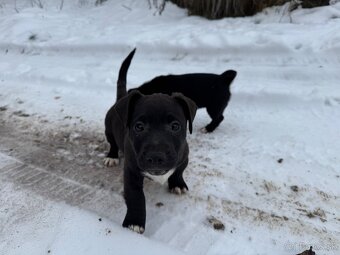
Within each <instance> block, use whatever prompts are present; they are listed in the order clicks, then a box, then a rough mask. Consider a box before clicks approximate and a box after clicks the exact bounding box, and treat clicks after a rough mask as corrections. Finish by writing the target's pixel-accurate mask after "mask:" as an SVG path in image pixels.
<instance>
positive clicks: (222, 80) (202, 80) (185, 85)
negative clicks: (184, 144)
mask: <svg viewBox="0 0 340 255" xmlns="http://www.w3.org/2000/svg"><path fill="white" fill-rule="evenodd" d="M236 75H237V72H236V71H234V70H228V71H225V72H224V73H222V74H220V75H218V74H211V73H190V74H182V75H166V76H158V77H156V78H154V79H152V80H151V81H149V82H146V83H144V84H143V85H141V86H140V87H138V88H135V89H131V90H130V91H129V92H131V91H133V90H138V91H139V92H141V93H142V94H144V95H150V94H153V93H164V94H168V95H171V94H172V93H173V92H180V93H182V94H183V95H184V96H186V97H189V98H190V99H192V100H193V101H194V102H195V103H196V105H197V107H198V108H203V107H205V108H207V112H208V114H209V116H210V117H211V118H212V121H211V122H210V123H209V124H208V125H207V126H206V127H205V128H204V129H203V131H204V132H212V131H214V130H215V129H216V128H217V127H218V126H219V124H220V123H221V122H222V121H223V119H224V117H223V112H224V109H225V108H226V107H227V105H228V102H229V100H230V97H231V93H230V85H231V83H232V82H233V80H234V79H235V77H236Z"/></svg>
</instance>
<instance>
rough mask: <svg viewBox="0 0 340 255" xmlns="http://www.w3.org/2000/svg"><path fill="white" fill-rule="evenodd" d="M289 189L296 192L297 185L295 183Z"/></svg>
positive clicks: (297, 189)
mask: <svg viewBox="0 0 340 255" xmlns="http://www.w3.org/2000/svg"><path fill="white" fill-rule="evenodd" d="M290 189H291V190H292V191H294V192H298V191H299V187H298V186H296V185H293V186H290Z"/></svg>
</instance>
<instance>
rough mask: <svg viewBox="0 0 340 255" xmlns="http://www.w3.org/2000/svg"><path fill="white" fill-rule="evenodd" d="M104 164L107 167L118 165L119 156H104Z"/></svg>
mask: <svg viewBox="0 0 340 255" xmlns="http://www.w3.org/2000/svg"><path fill="white" fill-rule="evenodd" d="M103 162H104V165H105V166H107V167H113V166H118V165H119V158H109V157H106V158H104V161H103Z"/></svg>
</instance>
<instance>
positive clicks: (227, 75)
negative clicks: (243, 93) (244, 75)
mask: <svg viewBox="0 0 340 255" xmlns="http://www.w3.org/2000/svg"><path fill="white" fill-rule="evenodd" d="M236 75H237V72H236V71H234V70H228V71H225V72H224V73H222V74H221V75H220V76H221V77H222V79H223V82H224V84H227V85H228V87H229V86H230V84H231V83H232V82H233V80H234V79H235V77H236Z"/></svg>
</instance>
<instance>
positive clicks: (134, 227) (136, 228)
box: [129, 225, 144, 234]
mask: <svg viewBox="0 0 340 255" xmlns="http://www.w3.org/2000/svg"><path fill="white" fill-rule="evenodd" d="M129 229H130V230H132V231H133V232H136V233H138V234H143V233H144V228H143V227H141V226H137V225H130V226H129Z"/></svg>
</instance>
